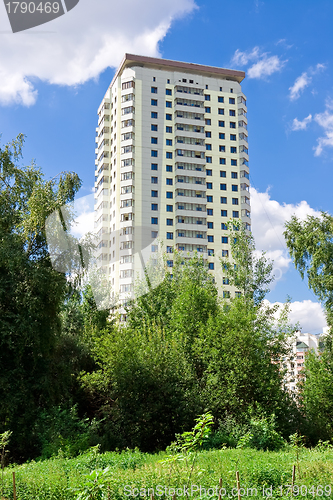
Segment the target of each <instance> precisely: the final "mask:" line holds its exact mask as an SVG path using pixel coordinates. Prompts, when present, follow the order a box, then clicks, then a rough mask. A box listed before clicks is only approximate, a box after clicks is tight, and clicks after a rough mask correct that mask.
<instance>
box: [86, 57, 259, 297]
mask: <svg viewBox="0 0 333 500" xmlns="http://www.w3.org/2000/svg"><path fill="white" fill-rule="evenodd" d="M244 77H245V73H244V72H242V71H234V70H229V69H223V68H217V67H211V66H203V65H198V64H190V63H183V62H178V61H169V60H165V59H157V58H152V57H142V56H136V55H130V54H126V55H125V57H124V59H123V61H122V62H121V64H120V66H119V68H118V70H117V72H116V74H115V76H114V78H113V80H112V82H111V85H110V87H109V88H108V90H107V92H106V94H105V97H104V99H103V101H102V103H101V105H100V107H99V109H98V127H97V129H96V131H97V134H96V135H97V137H96V142H97V149H96V162H95V163H96V167H95V168H96V171H95V191H96V192H95V230H96V233H97V235H98V254H97V260H98V264H99V265H100V266H101V268H102V270H103V272H104V273H106V274H107V275H108V276H109V279H110V281H111V284H112V286H113V290H114V291H115V293H120V300H121V301H125V300H126V297H128V296H129V295H130V294H131V292H132V290H133V284H134V280H135V277H136V276H137V274H138V273H140V272H141V271H142V268H143V264H144V263H145V262H147V260H148V259H149V258H150V259H154V256H155V255H156V253H157V252H158V251H159V249H160V248H161V245H163V246H162V249H163V251H165V252H167V254H168V256H169V258H168V260H167V264H168V266H169V267H172V265H173V251H174V249H177V250H178V251H180V252H184V255H185V256H186V255H192V254H193V252H199V253H200V255H202V256H203V257H204V259H207V261H208V263H209V268H210V269H211V270H212V272H213V273H215V278H216V281H217V284H218V286H219V288H220V287H221V286H222V285H223V293H224V296H226V297H228V296H229V295H230V294H231V296H232V295H233V294H235V293H236V294H237V290H232V289H231V288H230V287H229V286H228V282H227V279H226V278H225V277H223V271H222V269H221V266H220V263H219V257H221V256H224V257H227V256H229V254H230V241H229V238H230V236H229V233H228V230H227V229H228V228H227V225H226V223H227V222H228V221H230V220H235V219H241V220H242V221H243V222H244V223H245V224H246V228H247V229H249V230H250V229H251V226H250V221H251V214H250V197H249V167H248V138H247V135H248V134H247V117H246V115H247V108H246V98H245V96H244V94H243V93H242V90H241V85H240V83H241V82H242V80H243V79H244Z"/></svg>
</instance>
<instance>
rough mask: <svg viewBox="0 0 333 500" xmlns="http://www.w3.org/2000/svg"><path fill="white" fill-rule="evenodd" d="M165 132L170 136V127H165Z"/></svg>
mask: <svg viewBox="0 0 333 500" xmlns="http://www.w3.org/2000/svg"><path fill="white" fill-rule="evenodd" d="M165 131H166V133H167V134H172V127H168V126H167V127H165Z"/></svg>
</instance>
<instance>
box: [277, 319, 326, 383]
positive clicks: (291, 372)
mask: <svg viewBox="0 0 333 500" xmlns="http://www.w3.org/2000/svg"><path fill="white" fill-rule="evenodd" d="M327 331H328V329H327V328H326V329H324V332H323V333H318V334H311V333H301V332H296V337H293V338H292V339H291V341H290V342H291V344H290V345H291V351H292V353H291V357H290V359H288V360H284V363H283V368H284V369H286V370H287V372H286V376H285V379H284V385H285V387H286V388H287V389H288V390H289V391H290V392H297V383H298V382H299V381H300V379H301V378H302V377H303V373H302V372H303V370H304V364H305V360H306V355H307V353H308V352H310V351H312V352H315V353H316V354H320V352H321V351H322V349H323V347H324V337H325V335H326V333H327Z"/></svg>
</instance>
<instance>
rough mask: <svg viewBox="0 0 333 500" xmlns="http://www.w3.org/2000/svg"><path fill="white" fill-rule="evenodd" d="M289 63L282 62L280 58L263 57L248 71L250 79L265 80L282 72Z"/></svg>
mask: <svg viewBox="0 0 333 500" xmlns="http://www.w3.org/2000/svg"><path fill="white" fill-rule="evenodd" d="M286 62H287V61H281V60H280V58H279V57H278V56H271V57H267V56H266V55H265V57H263V58H262V59H261V60H260V61H258V62H257V63H255V64H254V65H253V66H251V68H250V69H249V70H248V72H247V74H248V77H249V78H265V76H270V75H272V74H273V73H276V72H277V71H281V69H282V68H283V66H284V65H285V63H286Z"/></svg>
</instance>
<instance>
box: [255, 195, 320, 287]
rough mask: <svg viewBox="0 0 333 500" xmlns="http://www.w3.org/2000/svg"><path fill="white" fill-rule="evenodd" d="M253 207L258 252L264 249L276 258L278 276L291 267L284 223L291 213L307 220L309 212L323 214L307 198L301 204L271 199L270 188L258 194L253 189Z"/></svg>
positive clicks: (271, 257)
mask: <svg viewBox="0 0 333 500" xmlns="http://www.w3.org/2000/svg"><path fill="white" fill-rule="evenodd" d="M251 207H252V214H251V216H252V233H253V236H254V239H255V242H256V248H257V250H258V251H260V252H261V251H265V252H266V256H267V257H268V258H269V259H271V260H274V272H275V276H276V279H279V278H281V276H282V275H283V274H284V273H285V272H286V271H287V270H288V268H289V266H290V264H291V259H290V257H289V255H288V250H287V247H286V244H285V239H284V236H283V232H284V230H285V228H284V224H285V222H286V221H288V220H290V219H291V216H292V215H296V217H297V218H299V219H301V220H304V219H305V218H306V217H307V216H308V215H313V216H316V217H319V216H320V212H318V211H316V210H314V209H313V208H311V207H310V205H309V204H308V203H307V202H306V201H304V200H303V201H301V202H300V203H298V204H295V205H294V204H291V203H282V204H281V203H279V202H278V201H276V200H272V199H271V197H270V194H269V191H268V190H267V191H266V192H265V193H259V192H258V191H257V190H256V189H254V188H251Z"/></svg>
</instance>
